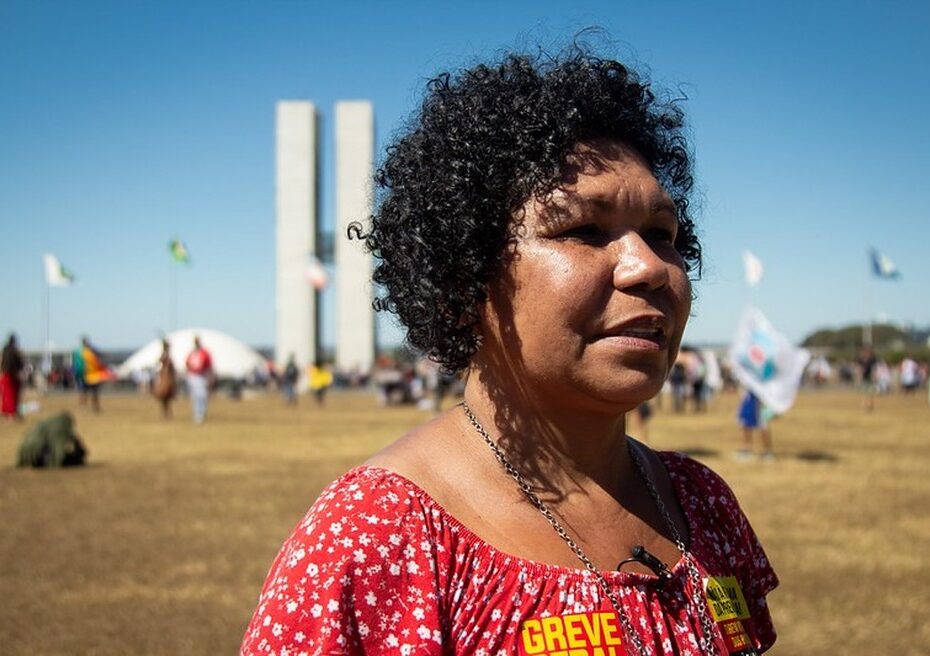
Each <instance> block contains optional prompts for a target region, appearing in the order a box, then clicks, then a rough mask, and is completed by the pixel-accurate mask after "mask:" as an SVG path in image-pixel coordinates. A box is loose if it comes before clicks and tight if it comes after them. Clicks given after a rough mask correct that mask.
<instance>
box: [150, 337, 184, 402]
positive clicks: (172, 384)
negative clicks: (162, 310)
mask: <svg viewBox="0 0 930 656" xmlns="http://www.w3.org/2000/svg"><path fill="white" fill-rule="evenodd" d="M177 377H178V375H177V371H176V370H175V368H174V362H172V361H171V344H169V342H168V340H167V339H163V340H162V341H161V356H160V357H159V358H158V373H157V374H156V375H155V384H154V385H153V386H152V395H153V396H154V397H155V398H156V399H158V403H159V405H161V414H162V417H164V418H165V419H170V418H171V416H172V413H171V402H172V401H174V397H175V395H176V394H177V391H178V381H177Z"/></svg>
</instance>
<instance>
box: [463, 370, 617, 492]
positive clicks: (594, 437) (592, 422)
mask: <svg viewBox="0 0 930 656" xmlns="http://www.w3.org/2000/svg"><path fill="white" fill-rule="evenodd" d="M505 390H506V392H504V391H505ZM465 402H466V403H467V404H468V406H469V408H470V409H471V412H472V413H473V414H474V415H475V417H476V419H477V420H478V422H479V423H480V424H481V425H482V426H483V427H484V429H485V430H486V431H487V432H488V433H489V435H490V437H491V439H492V440H494V441H495V442H496V443H497V444H498V446H499V447H500V448H501V449H502V451H503V452H504V454H505V456H506V458H507V459H508V460H509V461H510V463H511V464H512V465H513V466H514V467H516V468H517V469H518V470H519V471H520V473H521V474H523V476H524V477H525V478H527V480H528V481H529V482H530V483H531V484H532V485H534V486H537V487H539V488H540V489H541V490H542V491H544V492H545V493H551V494H552V495H555V496H557V497H564V496H567V495H569V494H571V493H572V492H574V491H585V490H586V489H588V487H589V486H590V485H591V484H594V485H597V486H599V487H601V488H603V489H604V490H606V491H608V492H609V493H614V494H615V493H617V492H618V491H619V489H620V487H622V485H623V483H624V482H625V481H628V480H629V478H630V475H631V474H633V472H634V470H633V469H632V462H631V460H630V456H629V453H628V451H627V447H626V433H625V431H626V424H625V418H624V415H623V414H619V415H617V416H611V415H606V414H603V413H594V412H586V411H583V410H582V411H579V410H577V409H575V410H573V409H571V408H566V407H565V406H564V405H560V404H558V403H555V402H553V401H552V400H550V399H542V398H539V397H534V396H532V395H531V394H529V392H528V391H527V390H526V389H525V388H520V387H519V386H518V385H517V384H516V381H509V382H508V383H506V384H505V383H503V382H502V381H497V380H493V379H491V378H490V377H489V375H488V372H487V371H478V370H475V369H474V368H473V369H472V371H471V372H470V375H469V377H468V382H467V384H466V387H465ZM466 420H467V419H466Z"/></svg>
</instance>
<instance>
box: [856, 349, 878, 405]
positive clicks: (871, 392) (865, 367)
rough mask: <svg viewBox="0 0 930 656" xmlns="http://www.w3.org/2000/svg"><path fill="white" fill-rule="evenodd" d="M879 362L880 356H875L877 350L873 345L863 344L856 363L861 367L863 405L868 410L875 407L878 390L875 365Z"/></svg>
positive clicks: (860, 381) (860, 380)
mask: <svg viewBox="0 0 930 656" xmlns="http://www.w3.org/2000/svg"><path fill="white" fill-rule="evenodd" d="M877 364H878V358H876V357H875V351H873V350H872V347H871V346H863V347H862V349H861V350H860V351H859V356H858V357H857V358H856V365H857V366H858V367H859V385H860V386H861V388H862V394H863V395H864V397H863V402H862V405H863V407H864V408H865V409H866V411H868V412H871V411H872V410H873V409H874V408H875V394H876V392H877V391H878V387H877V385H876V380H875V367H876V365H877Z"/></svg>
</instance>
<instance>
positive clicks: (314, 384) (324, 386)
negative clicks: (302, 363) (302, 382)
mask: <svg viewBox="0 0 930 656" xmlns="http://www.w3.org/2000/svg"><path fill="white" fill-rule="evenodd" d="M309 384H310V391H311V392H312V393H313V397H314V398H315V399H316V404H317V405H323V403H324V402H325V401H326V391H327V390H328V389H329V388H330V386H331V385H332V384H333V372H332V371H330V370H329V368H328V367H327V366H326V365H324V364H323V363H322V362H321V361H319V360H317V361H316V362H314V363H313V365H312V366H311V367H310V371H309Z"/></svg>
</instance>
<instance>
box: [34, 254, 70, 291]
mask: <svg viewBox="0 0 930 656" xmlns="http://www.w3.org/2000/svg"><path fill="white" fill-rule="evenodd" d="M42 261H43V262H44V263H45V282H46V284H48V286H49V287H68V286H70V285H71V283H73V282H74V274H73V273H71V272H70V271H69V270H68V269H66V268H65V267H64V266H62V264H61V261H60V260H59V259H58V258H57V257H55V256H54V255H52V254H51V253H45V254H44V255H43V256H42Z"/></svg>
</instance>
